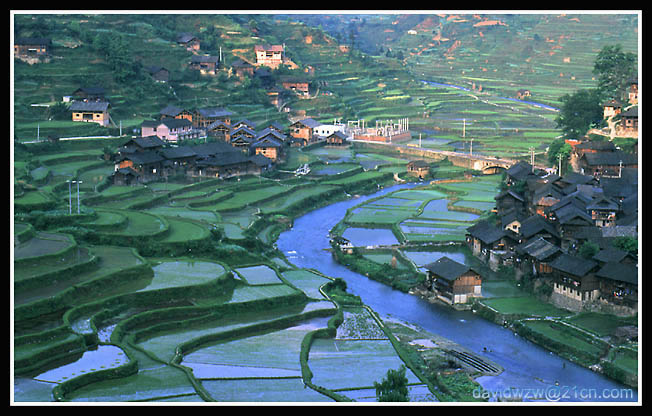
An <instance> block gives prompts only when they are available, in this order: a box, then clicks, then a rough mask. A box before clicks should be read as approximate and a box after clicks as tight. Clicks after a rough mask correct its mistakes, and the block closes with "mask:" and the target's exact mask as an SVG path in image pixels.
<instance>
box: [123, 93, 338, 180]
mask: <svg viewBox="0 0 652 416" xmlns="http://www.w3.org/2000/svg"><path fill="white" fill-rule="evenodd" d="M232 116H233V113H232V112H231V111H229V110H226V109H224V108H220V107H210V108H199V109H194V110H189V109H183V108H179V107H176V106H172V105H169V106H167V107H165V108H163V109H162V110H161V111H160V112H159V117H158V119H157V120H151V121H144V122H143V123H142V125H141V135H140V136H139V137H134V138H132V139H131V140H129V141H128V142H127V143H126V144H125V145H123V146H122V147H121V148H119V149H118V151H117V156H116V158H115V171H114V175H113V182H114V184H120V185H131V184H136V183H146V182H150V181H157V180H161V179H162V178H166V177H168V176H171V175H178V174H180V173H182V174H184V175H188V176H197V177H219V178H230V177H234V176H240V175H250V174H254V175H259V174H261V173H263V172H265V171H267V170H269V169H271V168H273V167H274V166H275V165H276V164H278V163H281V162H283V161H284V160H285V158H286V156H287V149H288V148H289V147H303V146H306V145H309V144H313V143H318V142H323V143H324V144H326V145H334V146H340V145H346V144H347V142H346V141H347V139H348V137H347V136H346V134H345V126H344V125H343V124H337V123H333V124H322V123H319V122H317V121H316V120H314V119H312V118H304V119H301V120H297V121H295V122H293V123H292V124H291V125H290V126H289V127H287V128H286V127H285V126H283V125H281V124H280V123H278V122H276V121H273V122H270V123H267V124H265V125H264V126H256V125H255V124H254V123H252V122H251V121H249V120H246V119H242V120H239V121H237V122H232V120H231V119H232ZM261 127H262V128H261ZM208 137H211V140H210V141H209V140H204V143H203V144H199V145H193V146H190V145H185V144H184V141H185V140H189V139H197V138H200V139H201V138H204V139H207V138H208ZM194 142H196V141H194Z"/></svg>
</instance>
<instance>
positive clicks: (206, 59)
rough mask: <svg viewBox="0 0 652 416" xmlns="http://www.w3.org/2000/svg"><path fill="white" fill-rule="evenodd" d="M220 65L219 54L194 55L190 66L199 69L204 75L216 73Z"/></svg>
mask: <svg viewBox="0 0 652 416" xmlns="http://www.w3.org/2000/svg"><path fill="white" fill-rule="evenodd" d="M219 65H220V58H219V56H210V55H193V56H192V57H191V58H190V63H189V64H188V67H189V68H190V69H194V70H197V71H199V72H200V73H201V74H202V75H205V74H208V75H216V74H217V71H218V69H219Z"/></svg>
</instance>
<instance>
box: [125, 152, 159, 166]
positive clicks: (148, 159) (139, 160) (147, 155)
mask: <svg viewBox="0 0 652 416" xmlns="http://www.w3.org/2000/svg"><path fill="white" fill-rule="evenodd" d="M125 159H127V160H131V161H132V162H134V163H135V164H137V165H148V164H150V163H157V162H162V161H163V160H164V159H163V156H161V155H160V154H158V153H157V152H155V151H153V150H148V151H146V152H137V153H131V154H129V155H128V156H123V157H122V160H125Z"/></svg>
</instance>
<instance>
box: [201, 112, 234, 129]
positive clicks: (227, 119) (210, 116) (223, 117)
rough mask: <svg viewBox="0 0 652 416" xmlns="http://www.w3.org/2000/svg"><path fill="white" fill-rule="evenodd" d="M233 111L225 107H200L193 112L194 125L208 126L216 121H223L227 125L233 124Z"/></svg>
mask: <svg viewBox="0 0 652 416" xmlns="http://www.w3.org/2000/svg"><path fill="white" fill-rule="evenodd" d="M232 115H233V113H232V112H231V111H229V110H226V109H224V108H218V107H206V108H199V109H197V110H195V112H194V113H193V120H192V124H193V126H194V127H202V128H206V127H208V126H209V125H210V124H212V123H214V122H216V121H222V122H223V123H225V124H227V125H229V126H230V125H231V116H232Z"/></svg>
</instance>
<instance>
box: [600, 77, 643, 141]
mask: <svg viewBox="0 0 652 416" xmlns="http://www.w3.org/2000/svg"><path fill="white" fill-rule="evenodd" d="M627 84H628V88H627V90H626V91H625V94H623V97H624V100H623V101H621V100H616V99H612V100H609V101H607V102H606V103H603V104H602V109H603V118H604V119H605V120H607V122H608V123H609V124H612V123H613V129H614V133H615V135H617V136H620V137H638V76H635V77H633V78H632V79H630V80H629V82H628V83H627Z"/></svg>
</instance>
